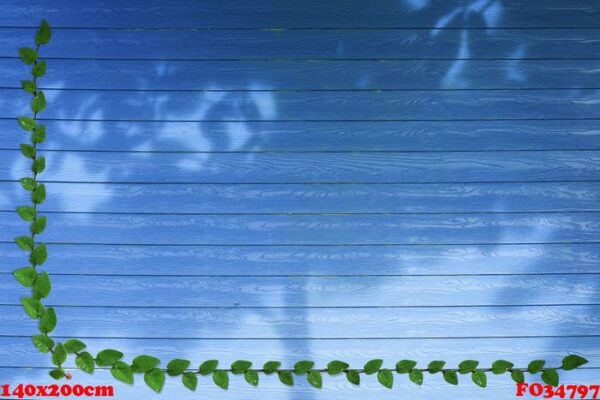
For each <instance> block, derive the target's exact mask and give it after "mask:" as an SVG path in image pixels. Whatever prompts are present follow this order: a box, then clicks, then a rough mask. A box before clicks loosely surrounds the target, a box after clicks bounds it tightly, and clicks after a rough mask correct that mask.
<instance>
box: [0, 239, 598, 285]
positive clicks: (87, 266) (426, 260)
mask: <svg viewBox="0 0 600 400" xmlns="http://www.w3.org/2000/svg"><path fill="white" fill-rule="evenodd" d="M48 249H49V252H50V258H49V259H48V262H47V263H46V264H45V266H46V268H47V269H48V271H50V272H51V273H52V274H53V276H54V275H60V274H75V275H78V274H96V275H98V274H99V275H108V276H112V275H114V276H121V275H142V276H143V275H189V276H198V275H211V276H232V277H235V276H250V277H253V276H270V275H285V276H288V275H291V276H321V275H326V276H348V275H350V276H353V275H374V276H378V275H398V276H409V275H440V274H441V275H456V274H468V275H489V274H494V275H507V274H525V275H528V274H544V273H546V274H557V273H573V274H574V273H586V274H587V273H598V272H600V262H599V260H600V244H545V245H536V244H526V245H505V244H501V243H495V244H490V245H479V246H468V245H438V246H428V245H421V246H415V245H411V246H306V247H298V246H243V247H240V246H135V245H133V246H132V245H85V246H82V245H69V244H55V243H52V244H49V245H48ZM0 255H1V256H2V258H3V259H5V260H7V261H8V262H6V263H0V271H1V272H3V273H5V274H6V273H10V272H11V271H12V270H13V269H14V268H15V266H18V265H20V264H21V263H22V262H23V253H22V252H21V251H20V250H19V249H18V248H17V247H16V246H15V245H14V244H13V243H0ZM81 260H85V262H81ZM373 265H376V266H377V268H373ZM82 279H85V278H82ZM515 279H527V277H526V276H525V277H515Z"/></svg>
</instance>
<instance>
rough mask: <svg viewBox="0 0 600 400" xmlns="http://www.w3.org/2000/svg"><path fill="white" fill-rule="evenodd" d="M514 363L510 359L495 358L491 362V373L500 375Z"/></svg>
mask: <svg viewBox="0 0 600 400" xmlns="http://www.w3.org/2000/svg"><path fill="white" fill-rule="evenodd" d="M514 366H515V365H514V364H513V363H511V362H510V361H505V360H496V361H494V362H493V363H492V373H493V374H496V375H500V374H503V373H505V372H506V371H508V370H509V369H511V368H512V367H514Z"/></svg>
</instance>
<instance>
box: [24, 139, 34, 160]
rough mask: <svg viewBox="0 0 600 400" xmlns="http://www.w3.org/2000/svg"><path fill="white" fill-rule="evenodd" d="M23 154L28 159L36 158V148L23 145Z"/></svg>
mask: <svg viewBox="0 0 600 400" xmlns="http://www.w3.org/2000/svg"><path fill="white" fill-rule="evenodd" d="M21 153H23V155H24V156H25V157H27V158H34V157H35V147H33V146H32V145H30V144H26V143H21Z"/></svg>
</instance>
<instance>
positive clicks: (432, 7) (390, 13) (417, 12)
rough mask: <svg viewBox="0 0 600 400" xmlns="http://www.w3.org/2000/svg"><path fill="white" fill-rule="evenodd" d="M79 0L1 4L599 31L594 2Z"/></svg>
mask: <svg viewBox="0 0 600 400" xmlns="http://www.w3.org/2000/svg"><path fill="white" fill-rule="evenodd" d="M78 4H79V3H77V2H75V1H73V0H58V1H54V2H52V6H48V4H47V3H45V2H44V1H42V0H34V1H30V2H28V3H27V4H23V3H22V2H20V1H18V0H8V1H5V2H3V3H2V6H1V7H0V15H1V17H0V25H4V26H13V25H15V23H16V22H15V21H18V22H20V24H22V25H26V26H35V22H34V21H32V20H35V19H36V18H38V16H39V15H40V13H44V14H46V15H47V17H48V19H49V20H51V21H52V23H53V25H55V26H57V27H92V28H93V27H113V28H259V29H260V28H262V29H269V28H271V29H272V28H374V27H398V28H405V27H417V26H418V27H430V28H433V27H450V28H462V27H465V26H467V27H479V28H482V27H484V28H488V27H504V28H505V27H573V26H577V27H598V26H599V24H598V20H599V17H600V9H599V8H600V7H599V6H598V4H597V3H596V2H594V1H593V0H571V1H569V2H564V1H561V0H538V1H536V2H535V3H531V4H527V5H526V6H524V4H523V3H521V2H519V1H517V0H503V1H481V2H472V3H468V5H467V6H462V3H459V2H456V1H452V2H451V1H448V2H431V1H409V0H407V1H392V0H377V1H370V2H368V3H365V2H361V1H358V0H351V1H344V2H341V3H340V2H323V1H317V0H308V1H303V2H294V1H292V2H290V1H285V0H260V1H253V2H251V3H249V2H246V1H244V0H235V1H228V2H226V3H213V2H210V1H194V2H190V1H188V0H172V1H169V2H168V3H165V2H162V1H159V0H151V1H142V0H133V1H131V0H130V1H127V2H126V3H116V2H114V1H106V0H104V1H97V2H94V3H90V4H89V6H86V7H76V6H77V5H78Z"/></svg>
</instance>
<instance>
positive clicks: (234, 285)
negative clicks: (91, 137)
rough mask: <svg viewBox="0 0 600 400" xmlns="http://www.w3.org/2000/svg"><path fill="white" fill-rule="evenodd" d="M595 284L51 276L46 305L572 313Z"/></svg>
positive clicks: (9, 282)
mask: <svg viewBox="0 0 600 400" xmlns="http://www.w3.org/2000/svg"><path fill="white" fill-rule="evenodd" d="M376 269H377V268H375V267H374V268H373V270H376ZM474 272H475V271H474ZM599 280H600V274H598V275H552V276H459V277H448V276H443V277H436V276H418V277H414V276H413V277H407V276H404V277H365V276H354V277H347V276H346V277H337V276H330V277H298V276H292V277H222V276H215V277H196V278H192V277H174V276H173V277H165V276H120V277H111V276H85V277H84V276H53V278H52V286H53V291H52V297H51V298H50V299H49V300H48V301H47V302H46V304H48V305H53V304H54V305H68V306H77V307H81V306H88V307H100V306H109V307H119V306H123V305H127V306H129V307H173V308H176V307H193V308H202V307H224V308H234V307H240V308H245V307H251V308H254V307H258V308H267V309H268V308H304V307H309V308H311V307H313V308H320V307H342V308H344V307H364V308H367V307H384V308H386V307H420V306H426V307H453V306H505V305H546V304H550V305H556V304H560V305H573V304H589V303H593V302H600V296H599V291H598V281H599ZM22 292H23V289H22V287H21V286H20V285H19V284H18V283H17V282H16V281H15V280H13V279H3V280H1V281H0V304H11V305H20V302H19V294H21V293H22ZM175 293H176V295H174V294H175ZM259 312H263V311H259ZM274 312H279V311H274ZM290 312H291V311H290Z"/></svg>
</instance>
